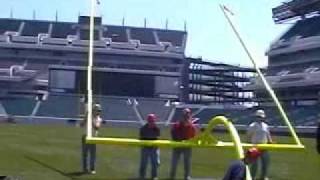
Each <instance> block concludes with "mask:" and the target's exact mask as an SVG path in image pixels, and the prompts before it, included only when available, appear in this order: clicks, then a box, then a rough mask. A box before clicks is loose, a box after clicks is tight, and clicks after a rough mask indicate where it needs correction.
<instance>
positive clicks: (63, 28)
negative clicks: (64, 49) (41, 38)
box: [51, 22, 76, 39]
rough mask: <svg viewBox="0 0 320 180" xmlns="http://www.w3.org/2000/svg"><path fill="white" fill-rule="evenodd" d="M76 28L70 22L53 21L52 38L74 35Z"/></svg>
mask: <svg viewBox="0 0 320 180" xmlns="http://www.w3.org/2000/svg"><path fill="white" fill-rule="evenodd" d="M75 34H76V28H74V27H73V24H72V23H63V22H59V23H53V24H52V32H51V37H52V38H64V39H65V38H67V36H68V35H75Z"/></svg>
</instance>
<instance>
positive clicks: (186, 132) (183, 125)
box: [170, 108, 196, 180]
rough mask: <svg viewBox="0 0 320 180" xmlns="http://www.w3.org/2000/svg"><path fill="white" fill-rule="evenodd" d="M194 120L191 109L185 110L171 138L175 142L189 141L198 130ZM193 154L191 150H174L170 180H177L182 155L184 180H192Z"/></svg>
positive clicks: (172, 130) (174, 126)
mask: <svg viewBox="0 0 320 180" xmlns="http://www.w3.org/2000/svg"><path fill="white" fill-rule="evenodd" d="M192 120H193V119H192V112H191V110H190V109H189V108H185V109H183V112H182V118H181V119H180V120H179V121H178V122H177V123H175V124H174V125H173V127H172V129H171V136H172V139H173V140H174V141H183V140H188V139H191V138H193V137H194V136H195V135H196V128H195V127H194V125H193V123H192ZM191 154H192V152H191V148H173V151H172V159H171V169H170V179H175V176H176V170H177V165H178V161H179V159H180V156H181V155H183V163H184V179H185V180H189V179H191V177H190V169H191Z"/></svg>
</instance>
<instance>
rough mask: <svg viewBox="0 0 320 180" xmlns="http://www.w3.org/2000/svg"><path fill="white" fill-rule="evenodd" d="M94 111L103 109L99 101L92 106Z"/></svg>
mask: <svg viewBox="0 0 320 180" xmlns="http://www.w3.org/2000/svg"><path fill="white" fill-rule="evenodd" d="M92 111H96V112H100V111H102V108H101V105H100V104H98V103H96V104H94V105H93V107H92Z"/></svg>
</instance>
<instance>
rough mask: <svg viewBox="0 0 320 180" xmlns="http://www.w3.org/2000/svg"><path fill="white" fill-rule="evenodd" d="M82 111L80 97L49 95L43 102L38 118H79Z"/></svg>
mask: <svg viewBox="0 0 320 180" xmlns="http://www.w3.org/2000/svg"><path fill="white" fill-rule="evenodd" d="M80 110H81V107H80V97H79V96H68V95H66V96H63V95H60V96H58V95H49V96H48V98H47V99H46V100H45V101H42V102H41V105H40V107H39V109H38V112H37V114H36V116H45V117H57V118H78V117H79V115H80Z"/></svg>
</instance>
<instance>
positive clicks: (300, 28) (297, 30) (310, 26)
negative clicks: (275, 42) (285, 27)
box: [280, 16, 320, 41]
mask: <svg viewBox="0 0 320 180" xmlns="http://www.w3.org/2000/svg"><path fill="white" fill-rule="evenodd" d="M319 29H320V17H319V16H317V17H313V18H307V19H303V20H300V21H298V22H297V23H296V24H295V25H294V26H293V27H292V28H291V29H290V30H289V31H288V32H286V33H285V34H284V35H283V36H282V37H281V38H280V39H282V40H285V41H288V40H290V39H291V38H293V37H295V36H300V37H301V38H306V37H310V36H315V35H319V34H320V30H319Z"/></svg>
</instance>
